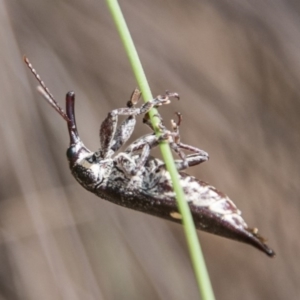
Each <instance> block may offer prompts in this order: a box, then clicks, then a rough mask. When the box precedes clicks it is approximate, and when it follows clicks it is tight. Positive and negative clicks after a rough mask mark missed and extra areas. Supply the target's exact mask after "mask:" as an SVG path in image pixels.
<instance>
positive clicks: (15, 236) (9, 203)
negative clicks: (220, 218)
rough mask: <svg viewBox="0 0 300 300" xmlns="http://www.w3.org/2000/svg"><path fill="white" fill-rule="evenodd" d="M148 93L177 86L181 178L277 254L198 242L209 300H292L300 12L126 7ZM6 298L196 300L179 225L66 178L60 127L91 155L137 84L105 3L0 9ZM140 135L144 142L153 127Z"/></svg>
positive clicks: (251, 7)
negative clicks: (67, 101)
mask: <svg viewBox="0 0 300 300" xmlns="http://www.w3.org/2000/svg"><path fill="white" fill-rule="evenodd" d="M121 5H122V8H123V11H124V14H125V16H126V19H127V21H128V24H129V27H130V30H131V32H132V36H133V38H134V40H135V43H136V46H137V49H138V52H139V54H140V58H141V60H142V62H143V65H144V68H145V71H146V74H147V76H148V79H149V82H150V85H151V88H152V92H153V94H155V95H156V94H159V93H163V92H164V90H166V89H169V90H171V91H177V92H178V93H179V94H180V95H181V101H180V102H176V101H174V102H173V103H172V104H171V105H170V106H168V107H163V108H162V109H161V113H162V115H163V116H164V118H165V120H169V119H170V118H172V117H173V113H174V112H175V111H180V112H181V113H182V114H183V117H184V122H183V124H182V127H181V135H182V140H183V142H185V143H189V144H192V145H195V146H198V147H200V148H202V149H204V150H206V151H207V152H208V153H209V154H210V161H209V162H208V163H205V164H203V165H201V166H199V167H195V168H191V169H190V170H189V172H190V173H191V174H194V175H196V176H197V177H199V178H201V179H203V180H206V181H208V182H210V183H211V184H213V185H214V186H216V187H218V188H219V189H220V190H222V191H224V192H226V193H227V194H228V195H229V196H230V197H231V198H232V199H233V200H234V202H235V203H236V204H237V206H238V207H239V208H240V209H241V210H242V212H243V216H244V218H245V220H246V222H247V223H248V224H249V225H250V226H256V227H258V228H259V229H260V232H261V233H262V234H263V235H264V236H266V237H267V238H268V240H269V244H270V246H272V247H273V248H274V249H275V251H276V252H277V256H276V257H275V259H269V258H268V257H267V256H265V255H264V254H263V253H261V252H259V251H257V250H256V249H254V248H252V247H250V246H247V245H244V244H239V243H236V242H234V241H230V240H226V239H223V238H220V237H215V236H212V235H208V234H206V233H199V237H200V240H201V244H202V248H203V251H204V254H205V257H206V261H207V266H208V270H209V273H210V275H211V280H212V284H213V287H214V291H215V294H216V297H217V299H245V300H248V299H249V300H252V299H274V300H275V299H299V298H298V297H299V296H298V295H299V292H300V284H299V283H300V282H299V279H300V271H299V259H300V241H299V236H298V234H299V228H300V218H299V209H300V207H299V204H300V201H299V194H300V191H299V161H300V160H299V159H300V157H299V156H300V149H299V142H300V141H299V125H300V122H299V113H300V101H299V98H300V54H299V53H300V30H299V28H300V18H299V17H300V5H299V1H296V0H294V1H293V0H291V1H287V0H285V1H283V0H281V1H280V0H275V1H274V0H273V1H268V0H267V1H254V0H251V1H246V0H240V1H226V0H214V1H195V0H189V1H179V0H177V1H176V0H172V1H171V0H169V1H157V0H154V1H141V0H139V1H137V0H136V1H121ZM0 14H1V18H0V22H1V26H0V41H1V47H0V53H1V55H0V60H1V61H0V66H1V70H0V74H1V80H0V91H1V100H0V101H1V110H0V123H1V124H0V126H1V127H0V141H1V156H0V169H1V171H0V176H1V178H0V185H1V187H0V193H1V194H0V299H1V300H4V299H5V300H19V299H22V300H24V299H25V300H27V299H28V300H36V299H37V300H40V299H43V300H48V299H49V300H50V299H68V300H69V299H72V300H73V299H75V300H76V299H88V300H90V299H91V300H92V299H100V300H102V299H103V300H104V299H105V300H106V299H109V300H110V299H118V300H119V299H125V300H126V299H130V300H132V299H144V300H148V299H149V300H150V299H151V300H152V299H172V300H174V299H175V300H176V299H178V300H179V299H190V300H192V299H199V296H198V291H197V287H196V284H195V280H194V275H193V271H192V268H191V265H190V261H189V257H188V253H187V249H186V245H185V238H184V235H183V230H182V227H181V226H179V225H176V224H172V223H171V222H167V221H164V220H160V219H157V218H154V217H151V216H147V215H144V214H141V213H137V212H134V211H130V210H127V209H124V208H120V207H117V206H114V205H113V204H110V203H108V202H106V201H104V200H101V199H99V198H97V197H96V196H94V195H93V194H90V193H88V192H86V191H85V190H84V189H82V188H81V187H80V186H79V185H78V184H77V183H76V182H75V180H74V179H73V178H72V176H71V175H70V172H69V169H68V165H67V161H66V157H65V151H66V148H67V146H68V142H69V140H68V133H67V128H66V124H65V122H64V121H63V120H62V118H61V117H60V116H59V115H58V114H57V113H55V111H54V110H53V109H52V108H50V106H49V105H47V104H46V103H45V101H44V100H43V99H42V98H41V97H40V96H39V95H38V94H37V92H36V90H35V86H36V85H37V82H36V81H35V79H34V78H33V76H32V75H31V74H30V72H29V71H28V70H27V69H26V66H25V65H24V63H23V61H22V56H23V54H27V55H28V57H29V58H30V60H31V62H32V63H33V65H34V66H35V68H36V69H37V70H38V72H39V73H40V75H41V76H42V78H43V79H44V81H45V82H46V84H47V86H48V87H49V88H50V90H51V92H52V93H53V94H54V95H55V96H56V98H57V99H58V100H59V102H60V103H61V104H64V96H65V93H66V92H67V91H68V90H72V89H73V90H74V91H75V92H76V96H77V103H76V112H77V123H78V127H79V132H80V134H81V138H82V139H83V141H84V142H85V144H86V145H87V146H88V147H89V148H91V149H93V150H95V149H97V147H99V138H98V130H99V126H100V123H101V121H102V120H103V119H104V118H105V116H106V114H107V112H108V111H109V110H111V109H113V108H117V107H122V106H124V104H125V103H126V101H127V100H128V98H129V96H130V93H131V91H132V90H133V88H134V87H135V86H136V82H135V79H134V77H133V75H132V71H131V69H130V66H129V63H128V61H127V58H126V55H125V54H124V51H123V48H122V45H121V43H120V40H119V37H118V35H117V33H116V30H115V28H114V25H113V23H112V20H111V17H110V15H109V12H108V10H107V8H106V5H105V3H104V1H79V0H74V1H70V0H69V1H58V0H56V1H46V0H40V1H35V0H23V1H21V0H6V1H5V0H0ZM138 124H140V126H139V128H137V130H136V132H135V135H134V137H135V138H137V137H138V136H139V135H141V134H142V133H146V132H148V129H147V128H146V127H145V126H144V125H142V123H141V121H139V123H138Z"/></svg>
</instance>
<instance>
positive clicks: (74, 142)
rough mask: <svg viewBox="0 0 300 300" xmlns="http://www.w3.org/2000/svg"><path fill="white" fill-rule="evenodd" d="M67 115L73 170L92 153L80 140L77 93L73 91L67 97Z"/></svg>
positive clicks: (68, 155) (69, 153) (70, 158)
mask: <svg viewBox="0 0 300 300" xmlns="http://www.w3.org/2000/svg"><path fill="white" fill-rule="evenodd" d="M66 113H67V114H66V115H67V117H68V120H67V124H68V130H69V136H70V147H69V148H68V150H67V158H68V161H69V164H70V168H71V169H72V168H73V166H74V165H75V164H76V162H77V161H80V160H81V159H82V157H84V156H86V155H87V154H89V153H91V151H90V150H88V149H87V148H86V147H85V146H84V144H83V143H82V141H81V140H80V138H79V134H78V131H77V126H76V120H75V93H74V92H72V91H71V92H68V93H67V95H66Z"/></svg>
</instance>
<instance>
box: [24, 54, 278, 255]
mask: <svg viewBox="0 0 300 300" xmlns="http://www.w3.org/2000/svg"><path fill="white" fill-rule="evenodd" d="M24 61H25V63H26V64H27V66H28V67H29V69H30V70H31V72H32V73H33V74H34V76H35V77H36V79H37V80H38V82H39V83H40V87H39V88H38V90H39V91H40V93H41V94H42V95H43V97H44V98H45V99H46V100H47V101H48V102H49V103H50V104H51V106H52V107H53V108H54V109H55V110H56V111H57V112H58V113H59V114H60V115H61V116H62V118H63V119H64V120H65V121H66V122H67V126H68V131H69V136H70V146H69V148H68V150H67V158H68V161H69V166H70V169H71V172H72V174H73V176H74V177H75V179H76V180H77V181H78V182H79V183H80V184H81V185H82V186H83V187H84V188H85V189H87V190H88V191H90V192H92V193H94V194H96V195H97V196H99V197H101V198H103V199H105V200H108V201H111V202H113V203H115V204H118V205H121V206H124V207H128V208H131V209H134V210H137V211H141V212H145V213H148V214H151V215H154V216H157V217H161V218H164V219H167V220H171V221H174V222H177V223H181V215H180V213H179V212H178V209H177V205H176V200H175V194H174V192H173V187H172V182H171V178H170V174H169V173H168V171H167V170H166V167H165V164H164V163H163V162H162V161H161V160H159V159H157V158H155V157H152V156H150V151H151V149H152V148H154V147H156V146H157V145H158V144H159V143H160V142H161V141H167V142H168V143H169V145H170V147H171V149H172V150H173V151H174V152H175V153H176V154H177V155H178V157H179V159H177V160H175V164H176V167H177V170H178V171H179V178H180V183H181V185H182V187H183V190H184V192H185V195H186V199H187V201H188V203H189V206H190V209H191V212H192V215H193V219H194V222H195V224H196V227H197V228H198V229H200V230H203V231H206V232H209V233H213V234H216V235H220V236H223V237H227V238H230V239H233V240H237V241H240V242H244V243H247V244H250V245H252V246H254V247H256V248H257V249H259V250H261V251H263V252H264V253H266V254H267V255H268V256H270V257H273V256H274V255H275V253H274V251H273V250H272V249H270V248H269V247H268V245H267V244H266V243H265V240H264V239H263V238H262V237H261V236H260V235H259V234H258V230H257V228H254V229H251V228H249V227H248V225H247V224H246V223H245V221H244V219H243V218H242V216H241V212H240V210H238V209H237V207H236V205H235V204H234V203H233V202H232V201H231V200H230V199H229V198H228V197H227V196H226V195H225V194H223V193H222V192H219V191H218V190H217V189H216V188H214V187H213V186H210V185H208V184H207V183H205V182H203V181H200V180H198V179H197V178H195V177H193V176H190V175H188V174H187V173H185V172H182V171H184V170H185V169H187V168H188V167H192V166H196V165H198V164H200V163H202V162H205V161H207V160H208V154H207V153H206V152H205V151H203V150H201V149H198V148H196V147H193V146H190V145H186V144H183V143H181V141H180V135H179V127H180V123H181V115H180V114H179V113H177V117H178V121H177V122H175V121H173V120H172V121H171V125H172V131H170V130H167V129H166V127H164V126H163V125H162V124H161V125H160V130H161V135H160V137H157V136H156V135H155V134H154V133H151V134H148V135H145V136H143V137H141V138H139V139H138V140H136V141H134V142H133V143H132V144H130V145H129V146H128V147H127V148H126V149H125V150H124V151H123V152H119V150H120V148H121V146H122V145H124V144H125V143H126V142H127V140H128V139H129V137H130V136H131V134H132V132H133V130H134V127H135V124H136V116H138V115H144V123H146V124H147V125H149V126H150V128H152V125H151V124H150V123H149V120H148V117H147V113H148V111H149V110H150V109H151V108H152V107H159V106H161V105H164V104H168V103H170V99H171V98H174V97H175V98H178V99H179V96H178V94H177V93H169V92H166V94H165V95H164V96H158V97H156V98H155V99H152V100H151V101H149V102H147V103H145V104H143V105H142V106H141V107H140V108H137V107H136V104H137V102H138V100H139V98H140V95H141V94H140V92H139V91H138V90H137V89H136V90H135V91H134V92H133V94H132V96H131V99H130V101H129V102H128V103H127V107H125V108H119V109H115V110H113V111H111V112H109V113H108V116H107V117H106V119H105V120H104V121H103V122H102V124H101V126H100V148H99V150H97V151H96V152H92V151H90V150H89V149H87V148H86V147H85V146H84V144H83V143H82V141H81V139H80V138H79V134H78V131H77V126H76V121H75V111H74V106H75V94H74V92H68V93H67V95H66V113H65V112H64V111H63V109H62V108H61V107H60V106H59V104H58V103H57V102H56V100H55V99H54V97H53V96H52V94H51V93H50V91H49V90H48V88H47V87H46V86H45V84H44V82H43V81H42V80H41V78H40V77H39V75H38V74H37V73H36V71H35V70H34V69H33V67H32V65H31V64H30V62H29V60H28V59H27V58H26V57H24ZM120 115H123V116H127V118H126V119H125V120H124V121H123V122H122V123H121V124H120V125H119V126H118V125H117V123H118V116H120ZM183 150H187V151H189V152H190V154H187V155H186V154H185V153H184V151H183Z"/></svg>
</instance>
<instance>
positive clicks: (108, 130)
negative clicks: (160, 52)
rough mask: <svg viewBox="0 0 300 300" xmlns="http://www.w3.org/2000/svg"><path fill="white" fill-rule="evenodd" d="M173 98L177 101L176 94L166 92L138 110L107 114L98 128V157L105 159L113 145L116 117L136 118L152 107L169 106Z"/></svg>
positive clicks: (122, 110)
mask: <svg viewBox="0 0 300 300" xmlns="http://www.w3.org/2000/svg"><path fill="white" fill-rule="evenodd" d="M171 97H175V98H177V99H179V96H178V94H177V93H169V92H167V93H166V95H165V96H158V97H156V98H155V99H152V100H150V101H148V102H147V103H145V104H143V105H142V106H141V107H140V108H135V107H126V108H119V109H114V110H112V111H111V112H109V113H108V116H107V117H106V119H105V120H104V121H103V122H102V124H101V127H100V144H101V149H100V157H102V158H103V157H106V156H107V155H108V153H109V151H110V149H111V147H112V145H113V144H114V138H113V137H114V136H115V133H116V129H117V122H118V116H119V115H123V116H137V115H140V114H145V113H147V112H148V111H149V110H150V109H151V108H152V107H158V106H161V105H163V104H169V103H170V98H171Z"/></svg>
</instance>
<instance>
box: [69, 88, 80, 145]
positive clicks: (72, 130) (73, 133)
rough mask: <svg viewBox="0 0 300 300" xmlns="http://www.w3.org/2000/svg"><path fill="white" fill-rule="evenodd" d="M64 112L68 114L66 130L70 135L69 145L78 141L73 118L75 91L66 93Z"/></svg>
mask: <svg viewBox="0 0 300 300" xmlns="http://www.w3.org/2000/svg"><path fill="white" fill-rule="evenodd" d="M66 112H67V116H68V119H69V121H68V130H69V135H70V145H74V144H76V143H78V141H79V140H80V139H79V135H78V131H77V126H76V120H75V93H74V92H73V91H70V92H68V93H67V95H66Z"/></svg>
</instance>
